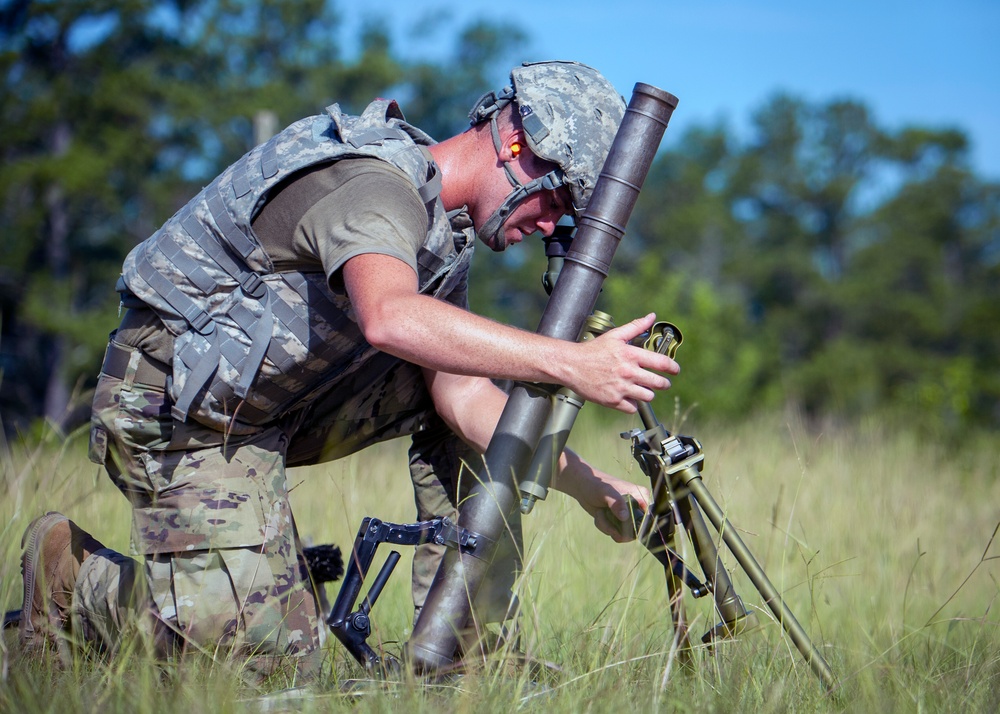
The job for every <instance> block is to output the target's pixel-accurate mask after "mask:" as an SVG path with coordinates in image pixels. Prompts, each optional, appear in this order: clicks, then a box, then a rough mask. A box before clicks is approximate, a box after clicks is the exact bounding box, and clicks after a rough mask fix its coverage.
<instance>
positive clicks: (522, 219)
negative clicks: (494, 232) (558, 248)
mask: <svg viewBox="0 0 1000 714" xmlns="http://www.w3.org/2000/svg"><path fill="white" fill-rule="evenodd" d="M511 167H512V170H513V172H514V175H515V176H517V178H518V179H519V180H520V181H521V182H522V183H528V182H529V181H531V180H533V179H536V178H540V177H542V176H544V175H545V174H547V173H549V172H550V171H553V170H555V169H556V168H557V167H556V165H555V164H552V163H549V162H548V161H543V160H541V159H539V158H537V157H536V156H534V155H532V154H531V152H530V151H528V150H524V151H522V152H521V155H520V156H519V157H518V158H517V159H516V160H514V161H512V162H511ZM497 173H498V174H499V176H498V177H497V181H496V183H495V189H496V190H495V191H494V196H493V197H492V199H493V200H491V201H489V202H487V206H486V207H484V209H483V211H481V212H482V213H483V214H484V215H483V216H482V217H481V218H480V219H478V220H476V225H477V226H481V225H482V224H483V223H484V222H485V221H486V219H487V218H488V217H489V215H490V214H492V212H493V211H495V210H496V209H497V207H498V206H500V204H501V203H503V200H504V199H505V198H507V195H508V194H510V192H511V191H512V190H513V189H512V187H511V185H510V183H509V182H508V181H507V177H506V175H505V174H504V173H503V171H502V170H500V171H499V172H497ZM489 204H492V205H489ZM572 205H573V204H572V201H571V199H570V194H569V189H567V188H566V187H564V186H563V187H560V188H558V189H556V190H554V191H540V192H538V193H535V194H532V195H531V196H529V197H528V198H527V199H525V200H524V201H522V202H521V203H520V204H519V205H518V206H517V208H515V209H514V211H513V213H511V214H510V215H509V216H508V217H507V220H506V221H504V223H503V226H502V227H501V229H500V232H499V235H498V236H496V237H495V238H492V239H491V237H490V236H483V240H484V241H486V244H487V245H489V246H490V248H492V249H493V250H503V249H504V248H505V247H506V246H509V245H512V244H514V243H520V242H521V241H522V240H524V237H525V236H528V235H531V234H532V233H541V234H542V235H545V236H548V235H552V232H553V231H554V230H555V227H556V223H558V221H559V219H560V218H562V217H563V216H564V215H566V214H567V213H569V212H570V211H571V210H572ZM487 207H488V210H487ZM473 218H474V219H476V218H477V217H476V216H473ZM500 240H502V241H503V244H502V245H495V243H496V242H498V241H500Z"/></svg>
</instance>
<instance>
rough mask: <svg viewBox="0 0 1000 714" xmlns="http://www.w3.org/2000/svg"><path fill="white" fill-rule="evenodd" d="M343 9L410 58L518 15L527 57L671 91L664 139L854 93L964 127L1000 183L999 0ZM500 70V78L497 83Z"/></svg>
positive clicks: (347, 22)
mask: <svg viewBox="0 0 1000 714" xmlns="http://www.w3.org/2000/svg"><path fill="white" fill-rule="evenodd" d="M338 7H339V8H340V12H341V15H342V17H343V18H344V31H345V38H350V37H356V36H357V28H358V27H359V26H360V24H361V23H362V22H363V21H364V19H366V18H371V17H373V16H375V15H378V16H384V17H387V18H390V19H389V25H390V32H391V34H392V37H393V39H394V42H395V47H396V48H397V50H398V51H399V52H400V53H401V54H403V55H404V56H422V57H428V56H437V55H443V54H444V49H446V48H447V47H449V46H450V42H449V32H453V31H455V30H456V29H457V28H460V27H462V26H464V24H465V23H466V22H467V21H469V20H470V19H473V18H485V19H491V20H494V21H499V22H508V23H512V24H515V25H517V26H519V27H521V28H523V30H524V31H525V32H526V34H528V35H529V37H530V38H531V43H530V49H529V51H528V52H527V55H528V56H526V57H524V58H523V59H532V60H534V59H575V60H578V61H581V62H585V63H587V64H590V65H592V66H594V67H596V68H598V69H599V70H601V71H602V72H603V73H604V74H605V75H606V76H607V77H608V79H610V80H611V81H612V82H613V83H614V85H615V86H616V88H617V89H618V90H619V91H620V92H621V93H622V94H623V95H625V97H626V99H627V98H628V97H629V96H630V95H631V93H632V87H633V86H634V85H635V83H636V82H645V83H647V84H652V85H654V86H657V87H660V88H661V89H665V90H666V91H668V92H671V93H672V94H675V95H677V96H678V97H679V98H680V105H679V106H678V108H677V111H676V112H675V113H674V117H673V119H672V120H671V126H670V129H669V130H668V133H667V137H666V138H665V140H664V143H665V145H669V144H670V142H671V140H676V139H677V138H678V137H679V135H680V133H681V132H682V131H683V130H684V128H685V127H686V126H690V125H691V124H694V123H706V122H712V121H716V120H722V121H726V122H728V123H729V126H730V127H731V128H733V129H735V130H737V131H740V130H742V129H744V128H745V127H746V125H747V121H748V118H749V116H750V114H751V113H752V111H753V110H754V109H755V108H757V107H759V106H760V105H761V104H762V103H763V102H764V101H765V100H766V99H767V98H768V97H769V96H771V95H773V94H774V93H776V92H779V91H785V92H788V93H791V94H793V95H796V96H799V97H802V98H803V99H806V100H809V101H828V100H831V99H836V98H853V99H858V100H861V101H863V102H864V103H865V104H866V105H867V106H868V107H869V108H870V109H871V110H872V112H873V114H874V117H875V119H876V121H878V122H879V123H880V124H881V125H883V126H885V127H887V128H890V129H894V128H899V127H901V126H903V125H905V124H921V125H927V126H931V127H945V126H950V127H958V128H961V129H963V130H964V131H965V132H966V133H967V134H968V135H969V137H970V139H971V141H972V153H971V157H972V163H973V166H974V168H975V169H976V170H977V171H978V172H979V173H980V174H981V175H982V176H983V177H984V178H988V179H991V180H1000V2H998V0H948V1H947V2H945V1H942V0H931V1H928V2H921V0H910V1H909V2H902V1H897V0H883V1H879V0H871V1H870V2H859V1H856V0H841V1H840V2H815V1H814V2H809V0H799V1H798V2H793V1H790V0H760V1H759V2H745V1H744V2H741V1H736V0H731V1H722V0H718V1H716V0H707V1H704V2H697V0H688V1H687V2H680V1H678V0H661V1H659V2H652V1H644V0H602V1H600V2H598V1H597V0H575V1H574V2H567V1H565V0H536V1H535V2H520V3H508V4H506V5H504V4H501V3H485V2H476V1H474V0H424V1H423V2H421V1H420V0H367V1H366V2H357V1H355V2H350V3H347V2H340V3H338ZM435 13H445V14H446V16H447V18H448V20H447V21H446V22H445V23H444V24H443V26H441V27H439V28H438V29H427V27H426V25H425V26H424V27H423V28H422V31H421V32H419V33H415V32H414V28H417V27H419V25H420V20H422V19H424V18H426V17H427V16H428V15H429V14H435ZM518 59H520V58H518ZM505 79H506V78H505V77H503V76H498V77H497V86H500V85H501V84H503V83H504V81H505ZM494 88H495V87H485V88H484V91H485V90H486V89H494ZM404 110H405V107H404Z"/></svg>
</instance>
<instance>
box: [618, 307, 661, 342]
mask: <svg viewBox="0 0 1000 714" xmlns="http://www.w3.org/2000/svg"><path fill="white" fill-rule="evenodd" d="M654 322H656V313H655V312H651V313H649V314H648V315H645V316H643V317H637V318H635V319H634V320H632V321H630V322H627V323H625V324H624V325H622V326H621V327H616V328H615V329H613V330H609V331H608V333H607V334H609V335H611V334H614V336H615V337H616V338H617V339H619V340H622V341H623V342H631V341H632V340H633V339H635V338H636V337H638V336H639V335H641V334H642V333H643V332H645V331H646V330H648V329H649V328H650V327H652V326H653V323H654Z"/></svg>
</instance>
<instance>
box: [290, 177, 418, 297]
mask: <svg viewBox="0 0 1000 714" xmlns="http://www.w3.org/2000/svg"><path fill="white" fill-rule="evenodd" d="M332 170H333V171H334V173H335V174H336V179H335V180H333V181H330V182H329V184H327V186H326V188H327V190H324V191H319V192H316V193H315V194H314V196H313V198H314V200H313V201H311V202H310V205H309V206H308V207H307V209H306V210H305V211H304V212H303V213H302V214H301V217H300V218H299V220H298V222H297V224H296V226H295V229H294V231H293V236H292V250H293V252H294V253H295V254H296V255H297V256H298V257H299V258H300V259H305V260H306V261H308V262H312V261H314V260H318V262H319V263H320V264H321V265H322V269H323V271H324V273H325V274H326V276H327V279H328V280H329V281H330V284H331V286H334V287H336V286H339V285H341V284H342V280H341V277H340V268H341V267H343V265H344V263H345V262H347V261H348V260H350V259H351V258H353V257H355V256H357V255H362V254H365V253H378V254H382V255H389V256H392V257H394V258H398V259H399V260H402V261H403V262H405V263H406V264H407V265H409V266H410V267H411V268H412V269H413V271H414V272H416V270H417V252H418V251H419V250H420V247H421V246H422V245H423V243H424V241H425V240H426V237H427V225H428V215H427V208H426V207H425V206H424V205H423V203H422V202H421V201H420V196H419V195H418V194H417V190H416V188H415V187H414V185H413V183H412V182H411V181H410V180H409V178H407V177H406V175H405V174H403V173H402V172H401V171H399V170H398V169H396V168H395V167H393V166H390V165H389V164H386V163H385V162H383V161H378V160H375V159H362V160H358V161H354V160H347V161H342V162H338V164H337V165H336V166H335V167H333V169H332ZM310 259H311V260H310Z"/></svg>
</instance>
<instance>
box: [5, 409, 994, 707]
mask: <svg viewBox="0 0 1000 714" xmlns="http://www.w3.org/2000/svg"><path fill="white" fill-rule="evenodd" d="M588 409H591V408H588ZM581 422H583V423H581V424H578V426H577V428H576V429H575V430H574V433H573V442H575V445H576V447H577V448H578V450H580V451H581V453H584V454H586V455H587V456H588V457H590V458H592V459H593V460H594V461H595V462H596V463H597V464H598V465H599V466H601V467H602V468H605V469H607V470H609V471H611V472H613V473H617V474H621V475H623V476H625V477H627V478H632V479H635V480H637V481H639V482H641V480H642V479H643V478H644V476H643V475H642V473H641V472H639V471H638V468H637V467H636V466H635V464H634V462H633V461H632V459H631V457H630V456H629V454H628V448H627V443H626V442H625V441H623V440H620V439H618V438H617V432H618V431H620V430H624V429H627V428H630V427H633V426H636V424H635V423H634V422H633V421H631V420H626V419H624V418H620V419H617V421H616V422H615V423H614V424H611V425H598V424H596V423H595V420H593V419H592V418H589V417H588V411H587V410H585V411H584V414H583V415H582V418H581ZM674 426H683V425H674ZM698 436H699V437H700V438H701V440H702V441H703V443H704V445H705V449H706V455H707V459H706V463H707V467H706V470H705V480H706V484H707V486H708V488H709V489H710V490H711V491H712V492H713V493H714V495H715V497H716V498H717V499H718V500H719V502H720V503H721V504H722V506H723V508H724V509H725V510H726V511H727V513H728V516H729V518H730V519H731V520H732V522H733V523H734V524H736V526H737V527H739V528H740V530H741V533H742V536H743V538H744V539H745V540H746V541H747V544H748V545H749V547H750V548H751V549H752V550H753V551H754V553H755V555H756V556H757V558H758V559H759V560H760V561H761V563H762V564H763V565H764V567H765V569H766V570H767V572H768V574H769V576H770V578H771V579H772V580H773V582H774V583H775V585H776V587H777V588H778V589H779V591H780V592H781V593H782V594H783V597H784V598H785V600H786V602H787V603H788V605H789V607H790V608H791V609H792V611H793V612H794V613H795V615H796V617H797V619H798V620H799V621H800V622H801V623H802V625H803V626H804V627H805V628H806V630H807V632H809V635H810V637H811V638H812V639H813V642H814V643H815V644H816V645H817V646H818V647H819V648H820V649H821V651H822V652H823V654H824V656H825V657H826V659H827V660H828V661H829V662H830V665H831V666H832V667H833V669H834V672H835V674H836V676H837V678H838V680H839V681H840V682H841V684H842V688H841V690H840V698H839V699H831V698H828V697H827V696H826V695H825V694H824V693H823V689H822V687H821V686H820V685H819V683H818V680H817V679H816V678H815V677H814V676H813V674H812V672H811V671H810V670H809V668H808V667H807V666H805V665H804V664H803V662H802V661H801V658H800V657H799V655H798V653H797V652H796V651H795V649H794V648H793V647H792V645H791V643H790V642H789V641H788V640H787V639H785V638H783V637H782V636H781V635H780V628H779V627H778V625H776V624H775V623H774V622H773V621H772V620H771V618H770V617H769V616H768V614H767V612H768V611H767V610H766V608H765V607H764V604H763V603H762V602H761V599H760V597H759V596H758V595H757V593H756V592H755V591H754V590H753V588H752V586H751V585H750V583H749V582H748V581H747V579H746V578H745V577H744V576H743V575H742V574H741V573H740V572H737V573H736V575H735V583H736V588H737V591H738V592H739V594H740V595H741V597H742V598H743V599H744V600H745V602H746V603H747V605H748V606H750V607H753V608H755V609H756V610H757V611H758V613H759V617H760V619H761V622H762V623H764V627H763V628H762V629H761V630H759V631H756V632H753V633H748V634H746V635H745V636H743V637H741V638H740V640H739V641H736V642H730V643H725V644H723V645H721V646H720V647H718V648H717V651H716V653H715V654H714V655H712V654H710V653H709V652H708V651H706V650H704V649H699V650H698V651H697V652H696V653H695V657H694V667H693V668H692V669H685V668H683V667H681V666H680V664H679V663H678V662H677V661H676V659H675V657H674V656H673V655H672V653H671V651H670V645H671V629H670V622H669V614H668V609H667V603H666V587H665V585H664V580H663V570H662V568H661V567H660V566H659V565H658V564H657V563H656V562H655V560H653V558H652V557H650V556H649V555H648V554H646V553H645V551H644V550H643V549H642V548H641V547H640V546H639V545H637V544H636V543H631V544H626V545H616V544H614V543H612V542H611V540H610V539H608V538H606V537H604V536H602V535H601V534H600V533H598V532H597V530H596V529H594V528H593V526H592V525H591V524H590V521H589V518H588V517H587V516H586V514H585V513H584V512H583V510H582V509H580V508H579V507H578V506H576V504H575V503H573V502H572V501H571V500H570V499H567V498H565V497H563V496H561V495H560V494H553V495H551V496H550V497H549V498H548V499H547V500H546V501H545V502H544V503H541V504H539V505H538V506H537V507H536V509H535V511H534V512H533V513H532V514H531V515H530V516H529V517H528V518H526V519H525V542H526V544H527V552H528V558H527V568H526V570H527V574H526V576H525V578H524V580H523V582H522V584H521V590H520V597H521V601H522V603H523V607H524V612H523V617H522V622H523V628H524V644H525V645H526V647H527V650H528V651H529V652H530V653H531V654H532V655H534V656H535V657H537V658H538V659H539V660H541V661H545V662H551V663H553V664H555V665H558V666H559V667H560V668H561V669H562V671H561V672H559V673H556V674H554V675H553V676H552V677H548V678H543V679H541V680H532V679H531V678H530V677H528V676H526V675H523V674H508V675H506V676H501V675H499V674H496V675H484V676H479V677H470V678H467V679H466V680H463V681H453V682H447V683H445V684H443V685H442V686H438V687H417V686H412V685H407V684H403V685H399V686H391V687H389V688H388V689H387V690H386V691H378V690H376V691H372V690H371V689H367V690H366V691H367V694H366V695H364V696H360V697H357V698H355V697H350V696H344V695H341V694H339V693H337V688H338V687H339V686H340V685H343V684H344V683H345V681H346V680H348V679H351V678H358V677H361V676H362V672H361V671H360V669H359V668H358V667H357V665H356V664H354V662H353V660H351V659H350V658H349V657H348V656H347V654H346V652H345V651H344V649H343V648H342V647H340V646H339V645H336V646H335V645H333V644H328V646H329V647H330V648H331V649H330V657H331V682H330V684H331V685H332V687H331V690H330V691H329V692H327V693H322V692H321V693H319V694H318V695H317V696H316V697H315V698H313V699H310V700H308V701H305V702H298V703H295V704H294V705H289V704H288V703H285V705H284V708H283V709H282V710H289V709H291V710H298V709H302V710H305V711H328V710H329V711H336V710H352V711H372V712H376V711H378V712H390V711H392V712H398V711H403V710H408V711H414V712H428V713H430V712H442V711H446V712H451V711H457V712H482V713H485V712H498V713H499V712H510V711H514V710H523V711H529V712H530V711H537V712H564V711H565V712H574V713H575V712H583V711H592V712H601V711H609V712H610V711H616V712H618V711H641V712H651V711H664V712H672V711H676V712H682V711H683V712H734V711H739V712H744V711H763V712H767V711H772V712H783V711H799V712H808V711H817V712H839V711H850V712H916V711H926V712H984V713H985V712H995V711H997V707H998V706H1000V630H998V627H1000V619H998V614H997V610H996V607H995V605H996V600H997V597H998V595H1000V584H998V577H1000V560H998V559H997V558H998V556H1000V551H998V547H1000V544H997V543H993V544H992V545H991V535H992V534H993V532H994V529H995V528H996V527H997V521H998V520H1000V519H998V515H997V511H996V504H997V503H998V502H1000V478H998V476H1000V474H998V466H997V463H996V459H995V449H994V447H993V444H992V443H991V442H990V441H989V440H988V439H985V438H984V439H980V440H974V441H971V442H968V443H966V444H965V448H964V449H963V450H962V451H961V452H960V453H959V454H957V455H956V454H955V453H953V451H952V450H951V449H950V448H948V447H947V446H945V445H942V444H936V443H931V442H928V441H926V440H922V439H919V438H917V437H915V435H914V434H913V433H912V431H909V430H906V431H894V430H890V429H886V427H885V426H884V424H882V423H880V422H879V421H877V420H874V419H867V420H864V421H863V422H861V423H859V424H858V425H856V426H854V427H851V428H843V427H838V428H828V429H826V430H825V431H824V432H823V433H822V434H821V435H817V434H816V432H815V430H814V429H813V428H812V427H811V426H810V425H807V424H805V423H804V422H803V421H802V420H800V419H797V418H795V417H794V416H791V415H786V416H785V417H782V418H764V419H756V420H754V421H753V422H752V423H751V422H749V421H747V422H745V423H744V424H743V425H741V426H738V427H731V426H710V425H709V426H706V427H705V428H703V429H700V430H699V433H698ZM85 440H86V435H85V434H77V435H75V436H73V437H72V438H71V439H70V440H69V441H68V442H67V441H66V440H64V439H61V438H59V437H58V436H56V435H54V434H53V435H52V439H51V442H52V443H50V444H48V445H47V446H46V447H45V448H35V449H30V450H28V449H23V448H20V447H19V448H14V449H13V450H12V454H11V456H12V458H10V459H8V460H5V461H4V462H3V473H2V474H0V475H2V482H0V484H2V485H0V488H2V491H0V523H2V524H3V528H2V530H0V606H3V607H4V608H7V609H9V608H16V607H18V605H19V602H20V597H21V589H20V573H19V570H18V568H19V554H20V548H19V542H18V541H19V538H20V534H21V532H22V531H23V530H24V527H25V526H26V525H27V523H28V522H29V521H30V519H31V518H33V517H34V516H35V515H36V514H38V513H41V512H43V511H45V510H47V509H49V508H53V507H57V508H59V509H60V510H62V511H64V512H65V513H66V514H67V515H69V516H70V517H71V518H73V519H74V520H76V521H77V522H78V523H80V524H81V525H82V526H83V527H85V528H88V529H90V530H91V531H92V532H94V533H95V534H96V535H98V536H99V537H100V538H101V539H102V540H103V541H104V542H105V543H107V544H108V545H110V546H111V547H115V548H119V549H124V548H127V546H128V523H129V514H128V505H127V504H126V502H125V499H123V498H121V496H120V495H119V494H118V492H117V491H116V490H115V489H114V487H113V486H112V485H111V484H110V482H109V481H108V480H107V479H106V478H105V477H104V475H103V474H102V473H100V472H99V471H98V469H97V467H96V466H93V465H91V464H89V463H88V462H87V461H86V458H85V456H84V455H83V451H84V446H85ZM293 479H294V482H295V489H294V491H293V495H292V499H293V505H294V508H295V512H296V515H297V521H298V525H299V528H300V531H301V532H302V534H303V535H304V536H306V537H310V538H313V539H315V542H330V541H333V542H337V543H340V544H345V543H349V542H350V541H351V540H352V538H353V535H354V533H355V531H356V529H357V527H358V525H359V524H360V521H361V518H362V516H363V515H365V514H370V515H377V516H379V517H381V518H385V519H387V520H395V521H396V522H408V521H409V520H410V519H411V518H412V508H413V506H412V502H411V500H410V496H409V493H408V492H409V488H408V487H407V486H406V482H407V479H408V475H407V471H406V453H405V443H404V442H402V441H400V442H396V443H393V444H388V445H386V447H385V448H382V449H379V450H373V451H372V452H366V453H365V454H362V455H359V456H357V457H351V458H350V459H346V460H343V461H338V462H334V463H331V464H327V465H323V466H319V467H314V468H310V469H302V470H296V471H295V472H294V475H293ZM958 504H960V505H958ZM342 514H349V518H346V519H345V518H344V516H343V515H342ZM681 552H682V553H684V552H686V551H685V549H684V547H683V544H682V546H681ZM386 553H387V551H386ZM386 553H381V552H380V554H379V557H378V558H377V560H376V567H378V566H379V565H380V563H381V560H382V558H383V557H384V556H385V554H386ZM401 554H402V556H403V560H402V561H401V562H400V564H399V566H398V568H397V571H396V574H395V575H394V577H393V578H392V579H391V580H390V582H389V585H388V587H387V589H386V591H385V593H384V594H383V596H382V597H381V598H380V599H379V601H378V603H377V604H376V606H375V609H374V610H373V620H374V623H375V635H374V636H373V638H372V642H373V643H374V642H382V643H383V644H384V647H385V648H386V650H387V651H389V652H396V653H398V651H399V647H400V644H399V643H400V642H401V641H403V640H405V639H407V638H408V636H409V627H410V621H411V617H412V607H411V605H410V601H409V582H408V581H409V578H408V570H409V560H410V558H411V555H412V553H411V549H401ZM726 562H727V563H728V564H729V565H730V566H731V567H732V565H733V561H732V559H731V558H728V557H727V558H726ZM330 594H331V597H333V596H334V595H335V591H334V590H333V589H332V588H331V591H330ZM688 607H689V611H688V612H689V617H691V618H692V620H693V625H692V632H693V634H694V635H695V636H696V637H700V635H701V633H703V632H705V631H706V630H707V629H708V628H709V627H710V626H711V625H712V624H714V619H713V617H714V615H713V613H712V612H711V611H710V606H709V605H708V603H706V602H705V601H704V600H690V599H689V600H688ZM11 644H12V643H11V640H10V639H9V637H8V638H7V639H5V648H4V649H3V650H2V651H0V656H2V658H3V660H2V672H3V679H2V680H0V711H10V712H15V711H16V712H29V713H34V712H46V711H59V712H92V711H97V710H104V711H115V712H117V711H122V712H134V711H147V712H174V711H185V712H191V713H192V714H194V713H197V712H209V711H211V712H229V711H234V712H245V711H256V709H255V708H254V707H253V706H251V705H250V704H248V703H247V702H246V700H251V699H254V698H256V697H258V696H260V695H264V694H269V693H272V692H274V690H276V689H280V688H281V687H282V686H284V683H281V682H277V683H271V684H270V685H269V686H267V687H263V688H256V687H253V686H251V685H249V684H245V683H242V682H241V681H240V678H239V677H238V676H236V675H237V673H238V672H237V671H236V668H235V667H233V666H226V665H222V664H220V665H214V666H206V665H205V664H204V663H198V662H194V663H190V664H188V665H186V666H181V667H178V666H174V667H168V668H165V669H164V670H161V669H159V668H158V667H156V666H155V665H154V664H153V663H152V662H150V661H149V660H148V659H146V658H144V657H141V656H124V657H119V658H118V659H117V660H115V661H113V662H111V663H110V664H103V663H87V662H81V663H79V664H78V666H77V667H76V668H75V669H71V670H67V671H57V670H53V669H51V668H46V667H40V666H39V665H38V664H37V663H35V662H25V661H24V660H23V659H20V658H19V657H18V653H17V649H16V647H10V645H11Z"/></svg>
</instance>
